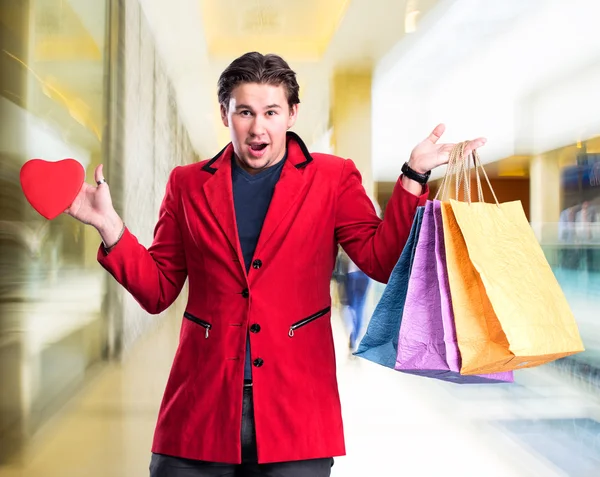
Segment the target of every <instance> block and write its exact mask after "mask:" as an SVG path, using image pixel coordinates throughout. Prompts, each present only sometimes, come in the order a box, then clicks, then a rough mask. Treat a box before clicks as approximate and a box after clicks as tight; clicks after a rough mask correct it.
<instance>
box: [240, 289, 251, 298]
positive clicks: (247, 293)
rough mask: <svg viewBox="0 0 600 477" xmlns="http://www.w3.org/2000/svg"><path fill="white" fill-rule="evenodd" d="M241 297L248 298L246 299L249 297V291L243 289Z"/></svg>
mask: <svg viewBox="0 0 600 477" xmlns="http://www.w3.org/2000/svg"><path fill="white" fill-rule="evenodd" d="M242 296H243V297H244V298H248V297H249V296H250V290H248V289H247V288H244V289H243V290H242Z"/></svg>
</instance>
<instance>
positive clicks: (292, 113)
mask: <svg viewBox="0 0 600 477" xmlns="http://www.w3.org/2000/svg"><path fill="white" fill-rule="evenodd" d="M297 119H298V105H297V104H294V105H293V106H292V107H291V108H290V117H289V118H288V129H290V128H291V127H293V126H294V124H296V120H297Z"/></svg>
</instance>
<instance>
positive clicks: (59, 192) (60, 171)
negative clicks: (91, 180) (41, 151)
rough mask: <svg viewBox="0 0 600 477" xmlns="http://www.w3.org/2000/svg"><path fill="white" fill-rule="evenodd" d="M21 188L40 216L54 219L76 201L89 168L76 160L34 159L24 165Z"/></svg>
mask: <svg viewBox="0 0 600 477" xmlns="http://www.w3.org/2000/svg"><path fill="white" fill-rule="evenodd" d="M20 179H21V188H22V189H23V193H24V194H25V197H26V199H27V201H28V202H29V203H30V204H31V206H32V207H33V208H34V209H35V210H36V211H37V212H39V214H40V215H42V216H43V217H45V218H47V219H48V220H52V219H54V218H56V217H58V216H59V215H60V214H62V213H63V212H64V211H65V210H66V209H68V208H69V206H70V205H71V204H72V203H73V201H74V200H75V197H77V194H78V193H79V191H80V190H81V186H82V184H83V181H84V180H85V170H84V168H83V166H82V165H81V163H79V162H77V161H76V160H75V159H63V160H61V161H55V162H52V161H45V160H43V159H31V160H29V161H27V162H26V163H25V164H23V166H22V167H21V174H20Z"/></svg>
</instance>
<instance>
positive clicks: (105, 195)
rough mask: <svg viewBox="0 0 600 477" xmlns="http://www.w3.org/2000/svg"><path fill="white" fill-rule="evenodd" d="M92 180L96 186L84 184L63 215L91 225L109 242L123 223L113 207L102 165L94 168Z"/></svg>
mask: <svg viewBox="0 0 600 477" xmlns="http://www.w3.org/2000/svg"><path fill="white" fill-rule="evenodd" d="M94 179H95V180H96V184H97V186H92V185H90V184H87V183H86V182H84V183H83V185H82V186H81V190H80V191H79V194H77V197H75V200H74V201H73V203H72V204H71V206H70V207H69V208H68V209H67V210H65V213H66V214H69V215H70V216H71V217H74V218H75V219H77V220H79V221H80V222H83V223H84V224H89V225H92V226H93V227H95V228H96V229H97V230H98V231H99V232H100V234H101V235H102V238H103V239H108V241H109V242H110V239H111V238H113V236H115V235H116V236H118V233H119V231H120V230H121V227H122V226H123V223H122V221H121V219H120V218H119V216H118V215H117V213H116V211H115V209H114V207H113V204H112V199H111V197H110V190H109V187H108V184H107V183H106V181H105V180H104V176H103V174H102V164H100V165H99V166H98V167H96V170H95V171H94ZM115 240H116V238H115ZM105 243H107V241H106V240H105Z"/></svg>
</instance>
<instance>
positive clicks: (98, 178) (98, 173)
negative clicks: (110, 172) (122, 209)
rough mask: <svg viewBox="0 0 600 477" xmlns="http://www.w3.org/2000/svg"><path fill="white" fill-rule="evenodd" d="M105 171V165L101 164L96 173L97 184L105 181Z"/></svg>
mask: <svg viewBox="0 0 600 477" xmlns="http://www.w3.org/2000/svg"><path fill="white" fill-rule="evenodd" d="M102 170H103V165H102V164H100V165H99V166H98V167H96V170H95V171H94V180H95V181H96V184H98V181H101V180H103V179H104V174H103V173H102Z"/></svg>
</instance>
